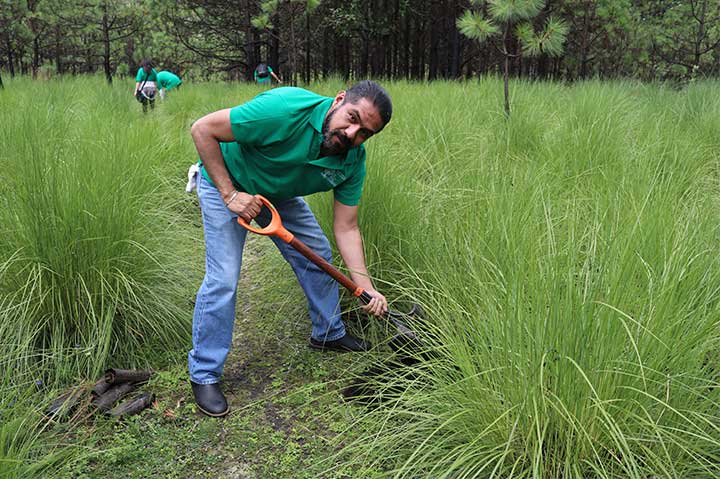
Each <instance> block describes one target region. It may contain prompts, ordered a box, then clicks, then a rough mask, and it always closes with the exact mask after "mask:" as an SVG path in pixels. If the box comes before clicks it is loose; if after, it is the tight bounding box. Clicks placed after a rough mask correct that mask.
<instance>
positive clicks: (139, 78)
mask: <svg viewBox="0 0 720 479" xmlns="http://www.w3.org/2000/svg"><path fill="white" fill-rule="evenodd" d="M144 73H145V72H144V71H143V69H142V68H138V71H137V75H135V81H143V80H144V79H145V75H144Z"/></svg>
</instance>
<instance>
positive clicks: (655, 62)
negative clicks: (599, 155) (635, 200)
mask: <svg viewBox="0 0 720 479" xmlns="http://www.w3.org/2000/svg"><path fill="white" fill-rule="evenodd" d="M501 3H502V2H494V1H492V0H491V1H488V2H482V1H464V0H363V1H360V0H344V1H337V0H322V1H321V0H306V1H296V0H270V1H257V0H233V1H230V0H203V1H200V0H180V1H168V0H0V75H9V76H11V77H13V76H15V75H18V74H28V75H32V76H33V77H38V76H40V77H50V76H56V75H66V74H73V75H78V74H86V73H101V74H103V75H104V76H105V77H106V79H107V81H108V82H112V81H113V79H114V78H116V77H118V76H119V77H126V76H128V75H133V74H134V72H135V71H136V70H137V67H138V64H139V61H140V60H141V59H142V58H151V59H152V60H153V62H154V63H155V65H157V66H158V67H160V69H167V70H171V71H173V72H175V73H177V74H179V75H180V76H181V77H183V78H184V79H193V80H198V81H200V80H250V79H251V78H252V72H253V69H254V68H255V66H256V65H257V64H258V63H259V62H261V61H264V62H268V63H269V64H270V65H271V66H272V67H273V68H274V69H275V70H276V71H277V72H278V73H279V74H280V76H281V77H282V78H283V79H284V80H285V81H286V83H291V84H297V83H310V82H311V81H316V80H320V79H323V78H326V77H328V76H329V75H338V76H340V77H342V78H346V79H349V78H364V77H374V78H393V79H409V80H435V79H440V78H443V79H453V78H467V77H472V76H475V75H481V74H493V73H500V70H501V69H502V64H503V62H502V60H503V59H504V53H503V52H508V53H509V54H510V55H511V56H510V57H509V58H510V63H509V75H510V76H512V77H524V78H531V79H540V78H542V79H555V80H564V81H574V80H578V79H585V78H603V79H605V78H618V77H622V78H628V77H633V78H638V79H641V80H661V81H667V80H672V81H677V82H687V81H692V80H693V79H695V78H698V77H707V76H717V75H718V73H720V2H719V1H718V0H684V1H673V0H548V1H547V2H544V6H543V5H542V4H543V2H539V5H540V6H541V8H542V9H541V11H540V13H539V14H538V15H537V16H534V17H533V18H532V22H533V25H534V26H535V28H536V31H539V32H540V33H542V28H543V25H545V24H546V22H547V20H548V19H550V18H553V19H556V20H559V21H562V22H563V24H564V26H565V28H566V29H567V36H566V41H565V43H564V45H563V49H562V52H561V54H559V55H554V56H550V55H548V54H543V53H542V52H541V54H539V55H533V56H529V55H526V54H525V51H524V50H523V49H522V48H521V43H520V41H519V39H518V35H517V34H513V33H514V32H513V31H510V30H508V33H509V34H507V35H496V38H494V39H491V41H486V42H477V41H475V40H474V39H472V38H470V37H467V36H465V35H463V34H462V33H461V32H460V30H459V28H458V26H457V21H458V19H459V18H460V17H462V15H463V14H464V13H465V12H467V11H475V12H477V13H481V14H484V16H485V17H488V15H489V13H492V12H489V10H492V8H493V6H494V5H495V4H498V5H499V4H501ZM1 81H2V78H1V77H0V82H1Z"/></svg>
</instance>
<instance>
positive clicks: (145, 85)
mask: <svg viewBox="0 0 720 479" xmlns="http://www.w3.org/2000/svg"><path fill="white" fill-rule="evenodd" d="M156 92H157V71H155V69H154V68H153V65H152V62H151V61H150V60H148V59H144V60H142V61H141V62H140V68H138V71H137V74H136V75H135V91H134V92H133V96H134V97H135V98H136V99H137V101H139V102H140V103H142V107H143V112H147V107H148V104H150V108H155V93H156Z"/></svg>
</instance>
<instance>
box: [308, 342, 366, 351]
mask: <svg viewBox="0 0 720 479" xmlns="http://www.w3.org/2000/svg"><path fill="white" fill-rule="evenodd" d="M308 346H310V349H314V350H316V351H324V352H332V353H354V352H359V351H353V350H352V349H336V348H328V347H325V346H321V345H319V344H313V343H308Z"/></svg>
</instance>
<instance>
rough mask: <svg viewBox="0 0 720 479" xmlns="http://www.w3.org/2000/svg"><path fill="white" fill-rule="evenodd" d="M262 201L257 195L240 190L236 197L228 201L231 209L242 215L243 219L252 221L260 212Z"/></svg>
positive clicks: (229, 196) (226, 199) (230, 195)
mask: <svg viewBox="0 0 720 479" xmlns="http://www.w3.org/2000/svg"><path fill="white" fill-rule="evenodd" d="M233 193H234V192H231V193H230V194H229V195H228V197H227V198H224V200H225V201H228V200H229V199H230V198H231V197H232V194H233ZM262 206H263V204H262V202H261V201H260V200H259V199H258V198H257V197H255V196H253V195H250V194H247V193H244V192H242V191H239V192H238V194H237V195H235V198H233V199H232V201H230V203H228V205H227V207H228V209H229V210H230V211H232V212H233V213H235V214H236V215H238V216H240V217H241V218H242V219H244V220H245V221H247V222H248V223H250V221H252V219H253V218H255V217H256V216H257V215H259V214H260V210H261V209H262Z"/></svg>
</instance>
